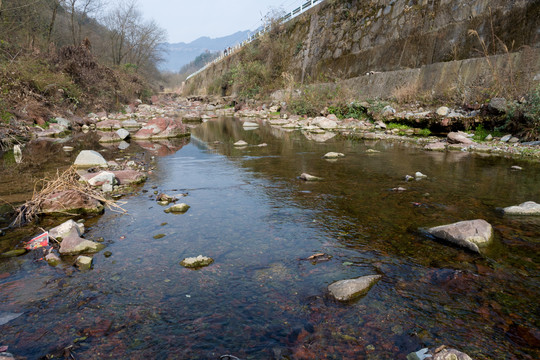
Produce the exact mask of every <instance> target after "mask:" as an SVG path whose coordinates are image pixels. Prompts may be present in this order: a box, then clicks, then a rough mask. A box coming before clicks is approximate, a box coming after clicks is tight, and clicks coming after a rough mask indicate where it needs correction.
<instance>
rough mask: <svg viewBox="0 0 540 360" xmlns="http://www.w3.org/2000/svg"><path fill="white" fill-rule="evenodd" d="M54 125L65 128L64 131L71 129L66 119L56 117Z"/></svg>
mask: <svg viewBox="0 0 540 360" xmlns="http://www.w3.org/2000/svg"><path fill="white" fill-rule="evenodd" d="M56 123H57V124H58V125H60V126H63V127H65V128H66V129H71V122H70V121H69V120H67V119H64V118H61V117H57V118H56Z"/></svg>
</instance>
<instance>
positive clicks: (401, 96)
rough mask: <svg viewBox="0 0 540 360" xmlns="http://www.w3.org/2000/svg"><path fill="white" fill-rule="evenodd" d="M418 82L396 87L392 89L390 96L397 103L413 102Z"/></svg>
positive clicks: (415, 97) (416, 96) (416, 93)
mask: <svg viewBox="0 0 540 360" xmlns="http://www.w3.org/2000/svg"><path fill="white" fill-rule="evenodd" d="M418 89H419V87H418V83H417V82H413V83H409V84H406V85H403V86H400V87H398V88H396V89H395V90H394V91H392V97H393V98H394V99H395V100H396V101H397V102H398V103H399V104H405V103H410V102H413V101H414V100H416V99H417V98H418Z"/></svg>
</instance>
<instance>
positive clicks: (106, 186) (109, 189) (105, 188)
mask: <svg viewBox="0 0 540 360" xmlns="http://www.w3.org/2000/svg"><path fill="white" fill-rule="evenodd" d="M113 190H114V186H113V185H112V184H111V183H104V184H103V185H101V191H103V192H104V193H110V192H112V191H113Z"/></svg>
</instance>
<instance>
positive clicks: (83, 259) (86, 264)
mask: <svg viewBox="0 0 540 360" xmlns="http://www.w3.org/2000/svg"><path fill="white" fill-rule="evenodd" d="M75 265H77V267H78V268H79V270H90V268H91V267H92V258H91V257H89V256H79V257H78V258H77V260H75Z"/></svg>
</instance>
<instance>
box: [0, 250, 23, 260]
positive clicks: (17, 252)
mask: <svg viewBox="0 0 540 360" xmlns="http://www.w3.org/2000/svg"><path fill="white" fill-rule="evenodd" d="M24 254H26V249H13V250H10V251H6V252H5V253H2V254H0V258H10V257H16V256H21V255H24Z"/></svg>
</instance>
